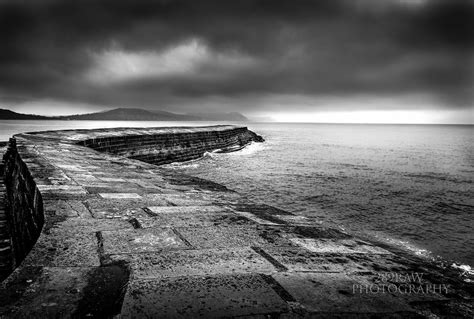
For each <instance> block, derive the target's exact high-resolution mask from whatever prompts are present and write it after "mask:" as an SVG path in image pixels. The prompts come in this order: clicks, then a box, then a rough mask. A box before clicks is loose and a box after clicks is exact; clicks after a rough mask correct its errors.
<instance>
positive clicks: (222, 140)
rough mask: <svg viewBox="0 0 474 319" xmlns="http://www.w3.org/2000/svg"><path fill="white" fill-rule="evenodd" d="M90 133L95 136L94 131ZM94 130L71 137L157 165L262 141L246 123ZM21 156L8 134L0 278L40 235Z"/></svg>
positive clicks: (38, 211) (38, 209) (39, 215)
mask: <svg viewBox="0 0 474 319" xmlns="http://www.w3.org/2000/svg"><path fill="white" fill-rule="evenodd" d="M94 131H95V132H96V135H94V133H92V132H94ZM94 131H89V132H90V133H92V134H90V135H89V136H93V137H92V138H86V139H84V140H80V141H74V139H73V140H71V141H73V142H75V143H76V144H79V145H81V146H86V147H89V148H92V149H94V150H96V151H100V152H107V153H112V154H115V155H119V156H124V157H128V158H131V159H136V160H140V161H143V162H147V163H150V164H156V165H160V164H167V163H171V162H177V161H188V160H193V159H196V158H199V157H201V156H203V155H204V153H205V152H209V151H215V150H222V151H232V150H234V149H239V148H241V147H244V146H245V145H246V144H248V143H250V142H252V141H255V142H262V141H263V138H262V137H261V136H259V135H257V134H255V133H254V132H252V131H249V130H248V129H247V128H246V127H231V126H215V127H212V129H209V128H205V127H203V128H197V129H191V130H186V129H183V128H170V129H138V130H137V129H132V130H131V129H112V130H110V129H109V130H94ZM183 131H184V132H183ZM59 132H61V131H59ZM62 132H64V131H62ZM76 132H80V130H77V131H76ZM81 132H84V131H81ZM35 135H36V136H38V135H41V132H40V133H38V134H33V135H32V136H35ZM22 156H23V157H24V156H25V154H23V155H20V153H19V152H18V150H17V145H16V140H15V138H11V139H10V141H9V144H8V149H7V152H6V153H5V154H4V157H3V163H2V174H3V178H4V187H5V189H4V191H3V192H2V193H1V194H0V195H2V197H3V203H2V204H3V208H2V207H0V209H1V210H2V212H1V214H0V223H1V224H0V226H2V227H0V280H2V279H4V278H5V277H7V276H8V274H10V273H11V272H12V271H13V269H15V267H17V266H18V265H19V264H20V263H21V262H22V260H23V259H24V258H25V257H26V255H27V254H28V252H29V251H30V250H31V248H32V247H33V246H34V244H35V242H36V240H37V239H38V237H39V236H40V234H41V230H42V227H43V224H44V221H45V216H44V212H43V200H42V197H41V193H40V191H39V190H38V188H37V187H36V184H35V181H34V180H33V177H32V176H31V173H30V171H29V169H28V166H27V165H26V164H25V162H24V160H23V159H22ZM31 164H32V163H31ZM32 165H34V164H32ZM44 173H46V172H44Z"/></svg>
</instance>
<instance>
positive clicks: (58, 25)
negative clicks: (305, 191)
mask: <svg viewBox="0 0 474 319" xmlns="http://www.w3.org/2000/svg"><path fill="white" fill-rule="evenodd" d="M0 39H1V47H0V108H9V109H12V110H15V111H20V112H26V113H36V114H70V113H84V112H92V111H98V110H104V109H111V108H115V107H140V108H146V109H160V110H168V111H174V112H178V113H186V112H205V111H219V112H229V111H238V112H241V113H243V114H246V115H248V116H251V117H252V116H254V117H257V116H263V117H272V118H274V119H276V120H280V121H281V120H288V121H293V120H294V121H299V120H309V121H312V120H314V121H321V119H323V120H324V119H326V121H332V120H334V119H335V121H344V119H347V120H348V121H351V119H356V118H360V117H361V121H363V119H364V117H367V118H369V117H370V116H372V117H373V116H374V114H379V115H381V114H385V116H386V117H387V116H388V117H390V118H392V119H393V118H397V116H398V118H399V121H400V122H410V121H415V122H417V121H418V122H446V123H474V109H473V101H474V76H473V75H474V54H473V53H474V1H471V0H459V1H458V0H439V1H438V0H383V1H382V0H312V1H300V0H288V1H278V0H259V1H257V0H239V1H237V0H235V1H225V0H216V1H205V0H204V1H203V0H199V1H197V0H190V1H173V0H163V1H144V0H130V1H122V0H81V1H59V0H42V1H34V0H31V1H18V0H0ZM338 118H339V120H337V119H338ZM374 118H375V117H374ZM354 121H356V120H354Z"/></svg>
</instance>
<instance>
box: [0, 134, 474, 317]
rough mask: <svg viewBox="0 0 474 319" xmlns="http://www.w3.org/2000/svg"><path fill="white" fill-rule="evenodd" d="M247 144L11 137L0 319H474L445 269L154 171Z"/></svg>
mask: <svg viewBox="0 0 474 319" xmlns="http://www.w3.org/2000/svg"><path fill="white" fill-rule="evenodd" d="M251 141H254V142H262V141H263V139H262V138H261V137H260V136H258V135H256V134H255V133H253V132H251V131H249V130H247V128H245V127H233V126H212V127H196V128H161V129H160V128H153V129H135V128H134V129H131V128H130V129H125V128H124V129H102V130H66V131H50V132H39V133H30V134H26V133H25V134H19V135H16V136H15V137H14V139H11V140H10V143H9V147H8V151H7V153H6V155H5V156H4V163H3V167H2V169H3V173H4V174H3V175H4V184H5V186H4V187H0V196H2V197H3V198H4V206H2V205H0V223H2V222H3V221H4V220H6V221H7V223H3V224H0V227H2V225H3V226H5V225H8V227H5V228H8V229H7V231H8V232H7V233H5V232H4V234H3V237H1V236H2V234H0V240H3V241H2V243H1V245H2V246H0V261H1V262H3V264H2V265H3V266H2V267H3V268H2V272H3V275H4V277H6V279H5V280H4V281H3V282H2V283H1V285H0V318H82V317H87V318H195V317H199V316H201V317H204V318H212V317H248V318H310V317H311V318H313V317H314V318H347V317H349V318H445V317H453V318H458V317H460V318H472V317H473V315H474V312H473V294H474V291H473V284H472V282H469V280H468V278H466V277H465V276H463V275H462V274H461V273H459V272H457V271H456V270H454V269H452V268H450V267H443V266H441V265H438V264H434V263H431V262H429V261H426V260H423V259H421V258H418V257H416V256H411V255H408V254H406V253H404V252H401V251H397V250H396V249H394V248H392V247H388V246H380V245H378V244H375V243H372V242H368V241H364V240H361V239H359V238H356V237H353V236H351V235H349V234H347V233H345V232H343V231H341V230H337V229H332V228H327V227H324V226H322V225H321V224H320V223H319V222H318V220H317V219H312V218H307V217H302V216H297V215H294V214H292V213H290V212H286V211H283V210H280V209H277V208H274V207H271V206H267V205H263V204H259V203H253V202H251V201H249V200H248V199H246V198H244V197H242V196H241V195H239V194H237V193H235V192H233V191H232V190H229V189H227V188H226V187H224V186H222V185H219V184H216V183H213V182H210V181H207V180H203V179H199V178H195V177H191V176H186V175H181V174H178V173H176V172H174V171H171V170H168V169H165V168H162V167H159V166H157V164H163V163H169V162H173V161H184V160H190V159H195V158H198V157H200V156H202V155H203V154H204V152H206V151H213V150H223V151H229V150H235V149H238V148H240V147H243V146H245V145H246V144H247V143H249V142H251ZM2 209H3V210H2ZM2 211H3V212H5V214H4V215H5V216H6V217H5V218H3V219H2V215H1V213H2ZM2 229H3V228H2ZM5 234H7V235H5ZM5 236H6V237H5ZM5 238H6V239H5ZM8 238H9V240H8ZM5 247H8V248H7V249H5V250H4V251H3V250H2V249H3V248H5ZM1 258H3V259H1ZM0 266H1V265H0ZM9 267H10V270H9V271H8V273H6V271H5V269H8V268H9ZM13 268H14V270H13Z"/></svg>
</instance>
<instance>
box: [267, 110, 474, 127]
mask: <svg viewBox="0 0 474 319" xmlns="http://www.w3.org/2000/svg"><path fill="white" fill-rule="evenodd" d="M450 113H453V114H450ZM453 117H455V118H453ZM272 118H273V119H274V120H275V121H277V122H301V123H370V124H376V123H383V124H400V123H403V124H437V123H443V122H444V120H445V119H446V118H453V122H452V123H465V124H467V123H472V121H473V120H474V119H473V118H472V114H471V118H469V117H467V118H466V117H465V118H464V120H463V119H461V118H460V117H457V116H456V114H455V113H454V112H450V111H435V110H367V111H362V110H360V111H337V112H330V111H321V112H313V113H279V114H276V115H274V116H272Z"/></svg>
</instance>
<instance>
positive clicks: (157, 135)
mask: <svg viewBox="0 0 474 319" xmlns="http://www.w3.org/2000/svg"><path fill="white" fill-rule="evenodd" d="M145 133H146V134H137V133H133V134H119V135H115V136H114V135H109V136H103V137H97V138H90V139H87V140H84V141H81V142H79V143H78V144H80V145H83V146H87V147H90V148H93V149H95V150H97V151H100V152H108V153H113V154H117V155H120V156H125V157H128V158H131V159H136V160H140V161H143V162H147V163H151V164H157V165H161V164H168V163H172V162H183V161H189V160H193V159H196V158H199V157H202V156H203V155H204V153H205V152H210V151H215V150H221V151H223V152H228V151H233V150H238V149H240V148H242V147H243V146H245V145H246V144H248V143H250V142H252V141H255V142H263V138H262V137H261V136H259V135H257V134H255V133H254V132H252V131H249V130H248V129H247V128H246V127H232V126H221V127H220V129H214V130H196V129H194V130H188V131H187V132H176V131H175V130H174V129H173V128H170V129H169V130H166V129H163V130H161V131H159V132H145Z"/></svg>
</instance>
